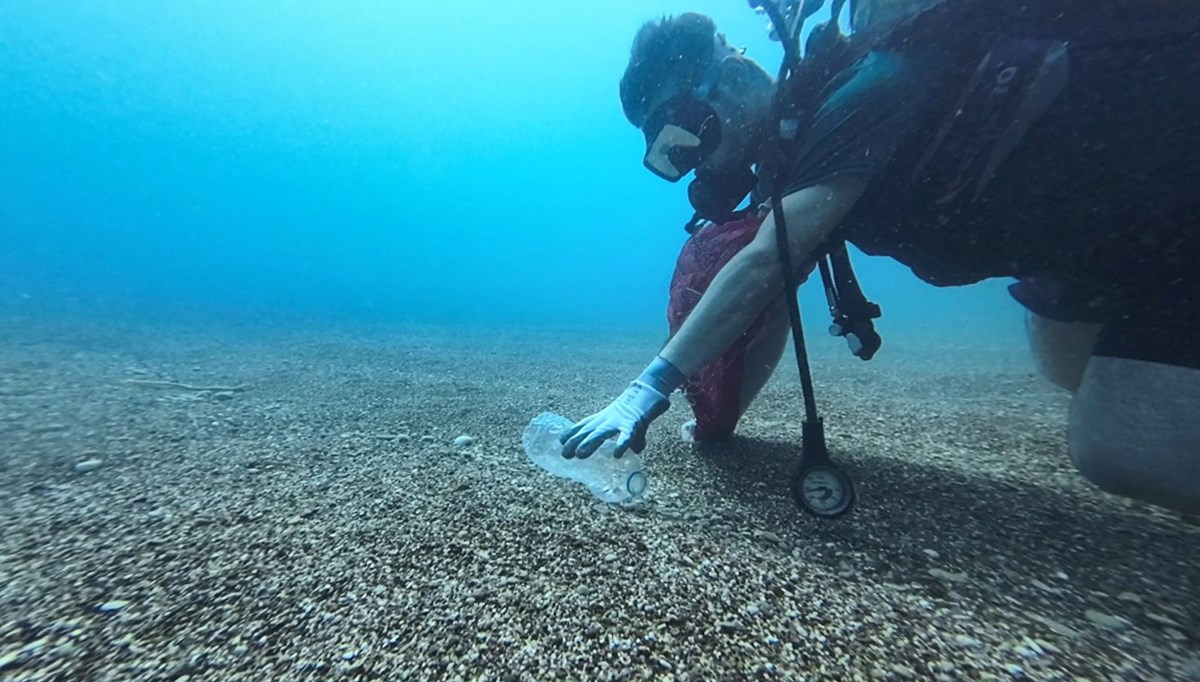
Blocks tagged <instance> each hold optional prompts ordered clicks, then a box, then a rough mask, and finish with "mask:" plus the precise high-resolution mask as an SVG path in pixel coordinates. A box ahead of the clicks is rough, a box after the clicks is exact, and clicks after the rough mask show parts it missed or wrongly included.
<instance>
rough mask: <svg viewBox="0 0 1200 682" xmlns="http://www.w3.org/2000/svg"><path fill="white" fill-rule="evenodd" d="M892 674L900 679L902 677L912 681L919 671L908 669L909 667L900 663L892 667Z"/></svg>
mask: <svg viewBox="0 0 1200 682" xmlns="http://www.w3.org/2000/svg"><path fill="white" fill-rule="evenodd" d="M892 672H893V673H895V674H896V675H897V676H898V677H901V678H903V679H906V680H911V679H913V678H914V677H916V676H917V671H915V670H913V669H912V668H910V667H908V666H907V665H901V664H899V663H896V664H894V665H892Z"/></svg>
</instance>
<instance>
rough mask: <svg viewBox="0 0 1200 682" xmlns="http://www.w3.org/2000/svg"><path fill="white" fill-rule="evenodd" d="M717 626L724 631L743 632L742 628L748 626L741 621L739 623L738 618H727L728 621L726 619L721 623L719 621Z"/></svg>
mask: <svg viewBox="0 0 1200 682" xmlns="http://www.w3.org/2000/svg"><path fill="white" fill-rule="evenodd" d="M717 628H718V629H720V630H721V631H722V632H741V631H742V630H745V629H746V626H745V625H742V624H741V623H739V622H738V621H736V620H727V621H724V622H721V623H717Z"/></svg>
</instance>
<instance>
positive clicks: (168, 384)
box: [122, 379, 249, 393]
mask: <svg viewBox="0 0 1200 682" xmlns="http://www.w3.org/2000/svg"><path fill="white" fill-rule="evenodd" d="M122 383H126V384H129V385H131V386H145V387H146V388H178V389H181V390H184V391H196V392H205V391H211V392H212V393H240V392H241V391H245V390H248V389H249V386H246V385H244V384H243V385H240V386H193V385H191V384H182V383H179V382H178V381H154V380H152V379H126V380H125V381H124V382H122Z"/></svg>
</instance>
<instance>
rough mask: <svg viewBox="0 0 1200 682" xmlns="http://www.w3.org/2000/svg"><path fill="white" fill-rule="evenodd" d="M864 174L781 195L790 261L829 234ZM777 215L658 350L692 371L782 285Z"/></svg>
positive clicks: (802, 258) (806, 255)
mask: <svg viewBox="0 0 1200 682" xmlns="http://www.w3.org/2000/svg"><path fill="white" fill-rule="evenodd" d="M866 185H867V179H866V178H862V177H843V178H836V179H834V180H831V181H829V182H827V183H825V184H821V185H817V186H814V187H809V188H807V189H803V190H800V191H799V192H795V193H793V194H789V195H788V196H786V197H784V199H783V210H784V214H785V215H786V216H787V233H788V245H789V246H790V249H791V256H792V265H793V267H795V268H796V269H797V271H799V269H800V268H801V267H802V266H803V265H804V264H805V263H806V262H807V261H808V260H809V259H810V258H811V257H812V254H813V252H814V251H815V250H816V249H817V247H819V246H820V245H821V243H822V242H824V241H825V240H826V238H828V237H829V235H830V234H832V232H833V230H834V228H836V227H837V226H838V224H839V223H840V222H841V221H842V218H844V217H845V216H846V214H847V213H848V212H849V211H850V208H851V207H853V206H854V202H855V201H857V200H858V198H859V197H860V196H862V192H863V189H865V188H866ZM775 239H776V237H775V220H774V218H773V217H771V216H768V217H767V218H766V220H764V221H763V224H762V227H761V228H759V230H758V234H757V235H756V236H755V238H754V241H752V242H750V244H749V245H747V246H746V248H744V249H742V250H741V251H740V252H738V254H737V255H735V256H734V257H733V258H731V259H729V262H727V263H726V264H725V267H723V268H721V271H720V272H718V273H717V275H716V277H714V278H713V281H712V284H710V285H709V287H708V290H707V291H706V292H705V293H704V295H703V296H702V297H701V298H700V302H699V303H698V304H697V305H696V308H695V309H694V310H693V311H692V313H691V314H690V315H688V318H687V320H686V321H684V323H683V326H682V327H680V329H679V331H678V332H676V333H675V335H674V336H673V337H671V340H670V341H669V342H668V343H667V345H666V346H665V347H664V348H663V349H662V351H661V352H660V353H659V355H660V356H661V357H662V358H663V359H664V360H666V361H667V362H669V363H671V364H672V365H674V366H675V367H676V368H678V369H679V371H680V372H682V374H683V375H684V376H691V375H692V374H695V373H696V372H697V371H699V370H700V369H701V368H702V367H704V366H705V365H706V364H708V362H709V361H710V360H712V359H713V358H715V357H716V356H717V355H718V354H720V353H721V352H722V351H723V350H725V348H727V347H729V345H730V344H732V343H733V342H734V341H736V340H737V339H738V337H739V336H741V335H742V334H743V333H745V331H746V330H747V329H748V328H749V327H750V324H751V323H752V322H754V319H755V318H756V317H758V314H759V313H761V312H762V311H763V309H764V308H766V307H767V305H768V304H769V303H770V302H771V301H772V300H774V298H775V297H776V296H778V295H779V292H780V290H781V289H782V288H783V271H782V268H781V267H780V263H779V253H778V251H777V250H776V244H775Z"/></svg>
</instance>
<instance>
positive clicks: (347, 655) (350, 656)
mask: <svg viewBox="0 0 1200 682" xmlns="http://www.w3.org/2000/svg"><path fill="white" fill-rule="evenodd" d="M355 658H358V650H357V649H354V650H351V651H346V652H344V653H342V660H343V661H353V660H354V659H355Z"/></svg>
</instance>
